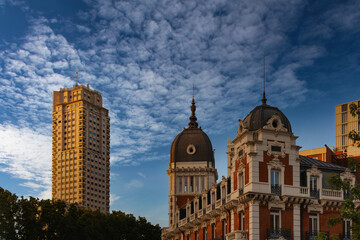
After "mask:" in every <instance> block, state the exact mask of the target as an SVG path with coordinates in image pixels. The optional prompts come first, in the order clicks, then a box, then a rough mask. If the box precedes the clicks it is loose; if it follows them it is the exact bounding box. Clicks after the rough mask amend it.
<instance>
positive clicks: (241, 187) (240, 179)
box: [239, 173, 244, 190]
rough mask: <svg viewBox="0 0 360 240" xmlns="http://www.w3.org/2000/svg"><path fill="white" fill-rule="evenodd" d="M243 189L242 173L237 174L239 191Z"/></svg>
mask: <svg viewBox="0 0 360 240" xmlns="http://www.w3.org/2000/svg"><path fill="white" fill-rule="evenodd" d="M243 189H244V173H240V174H239V190H243Z"/></svg>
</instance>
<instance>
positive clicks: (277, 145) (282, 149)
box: [267, 141, 285, 158]
mask: <svg viewBox="0 0 360 240" xmlns="http://www.w3.org/2000/svg"><path fill="white" fill-rule="evenodd" d="M272 146H275V147H281V151H280V152H276V151H272V150H271V147H272ZM267 155H268V156H271V155H273V156H274V157H275V158H279V156H281V157H285V143H281V142H278V141H274V142H268V145H267Z"/></svg>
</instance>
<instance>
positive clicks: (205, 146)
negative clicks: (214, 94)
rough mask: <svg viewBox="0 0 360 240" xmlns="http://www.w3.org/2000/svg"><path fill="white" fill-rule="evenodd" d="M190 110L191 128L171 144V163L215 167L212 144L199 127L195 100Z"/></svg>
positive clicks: (185, 130) (180, 134)
mask: <svg viewBox="0 0 360 240" xmlns="http://www.w3.org/2000/svg"><path fill="white" fill-rule="evenodd" d="M190 109H191V113H192V114H191V116H190V122H189V127H188V128H186V129H184V130H183V131H182V132H181V133H179V134H178V135H177V136H176V138H175V139H174V141H173V143H172V144H171V149H170V162H172V163H174V162H211V163H212V166H213V167H214V166H215V164H214V153H213V148H212V144H211V141H210V139H209V137H208V136H207V135H206V133H204V131H203V130H202V129H201V128H199V127H198V123H197V118H196V116H195V110H196V106H195V100H194V98H193V100H192V105H191V108H190Z"/></svg>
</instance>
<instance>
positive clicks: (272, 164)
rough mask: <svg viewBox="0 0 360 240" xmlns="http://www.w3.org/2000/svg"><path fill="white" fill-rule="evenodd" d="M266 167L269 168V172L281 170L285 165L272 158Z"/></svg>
mask: <svg viewBox="0 0 360 240" xmlns="http://www.w3.org/2000/svg"><path fill="white" fill-rule="evenodd" d="M267 165H268V166H269V167H270V170H280V171H281V170H282V169H283V168H284V167H285V165H284V164H283V163H282V162H280V160H279V159H278V158H274V159H273V160H271V161H270V162H268V163H267Z"/></svg>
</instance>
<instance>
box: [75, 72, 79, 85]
mask: <svg viewBox="0 0 360 240" xmlns="http://www.w3.org/2000/svg"><path fill="white" fill-rule="evenodd" d="M77 85H79V83H78V72H76V85H75V86H77Z"/></svg>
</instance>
